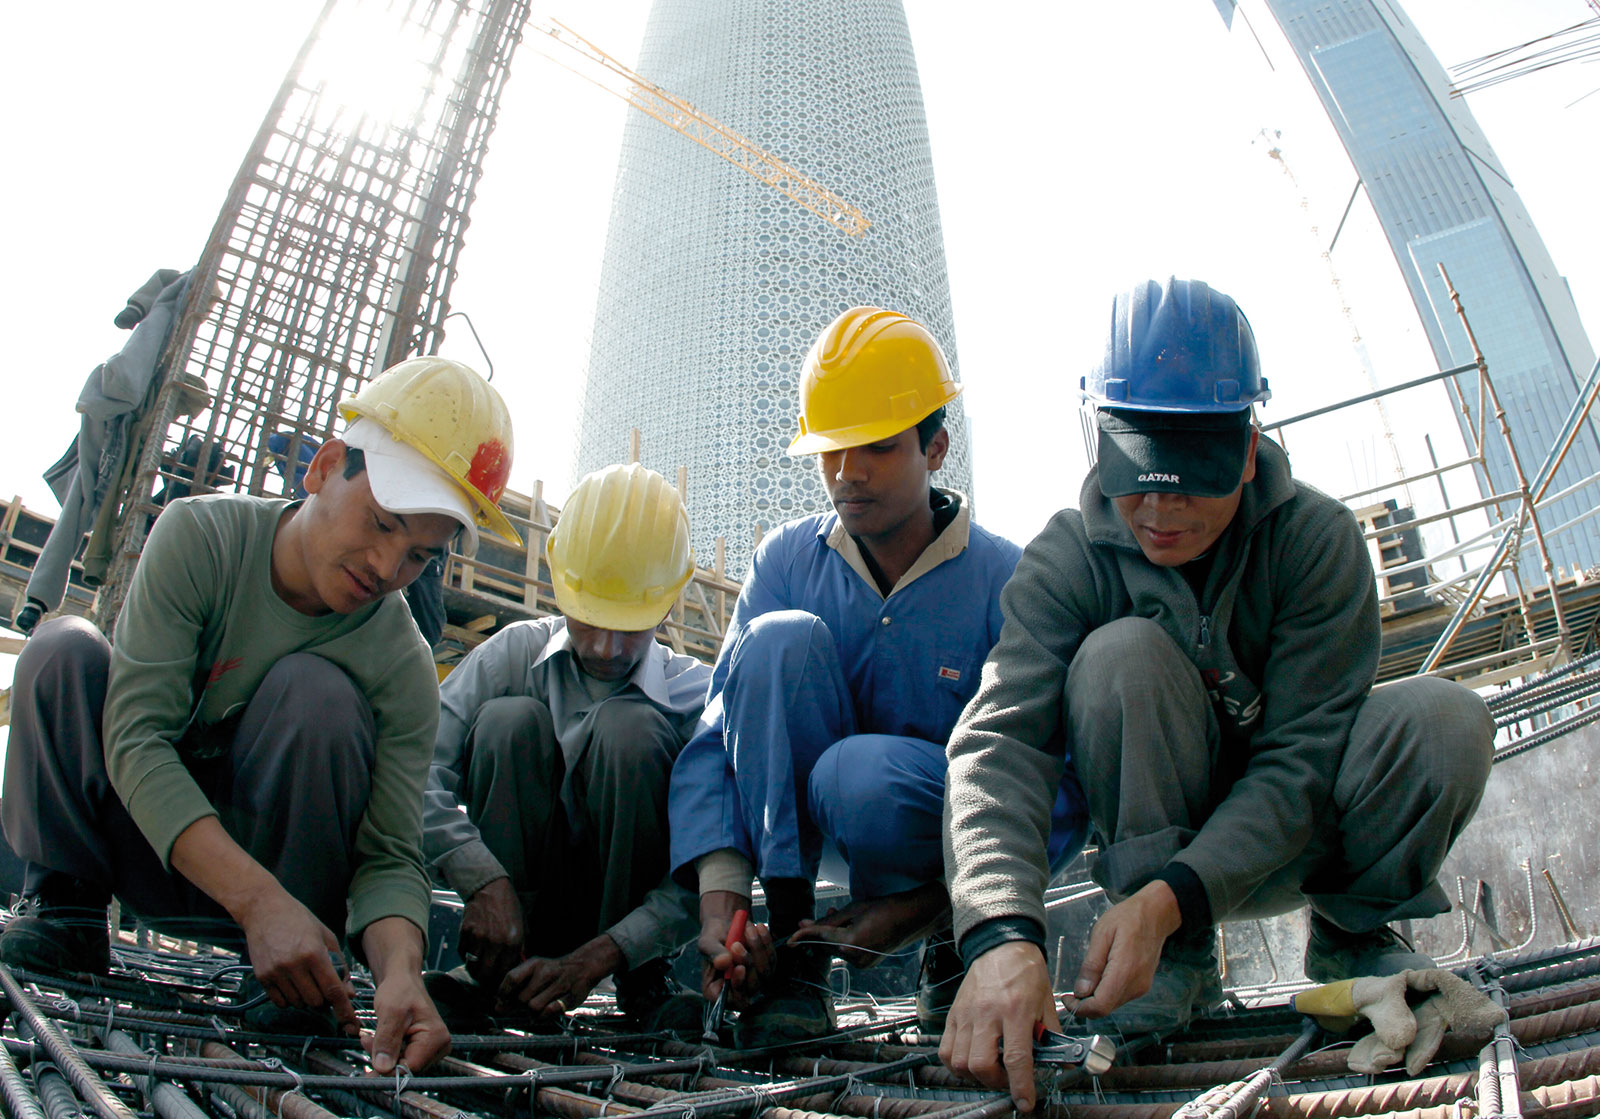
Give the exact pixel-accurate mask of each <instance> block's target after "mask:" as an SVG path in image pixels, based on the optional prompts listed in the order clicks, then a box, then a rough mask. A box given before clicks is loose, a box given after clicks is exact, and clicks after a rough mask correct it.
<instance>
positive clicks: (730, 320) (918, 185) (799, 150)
mask: <svg viewBox="0 0 1600 1119" xmlns="http://www.w3.org/2000/svg"><path fill="white" fill-rule="evenodd" d="M636 69H637V70H638V72H639V73H640V74H642V75H644V76H645V77H646V78H648V79H650V80H651V81H653V82H655V83H657V84H659V85H660V86H662V87H664V88H665V89H668V90H670V91H671V92H673V93H675V94H677V95H679V96H681V97H684V98H686V99H687V100H689V101H690V102H692V103H693V104H694V105H695V106H696V107H697V108H699V109H700V110H702V111H703V112H706V113H709V114H710V115H711V116H713V117H715V118H716V119H718V120H720V121H722V122H724V123H725V124H727V125H729V126H730V127H732V128H734V129H737V130H738V131H739V132H740V133H742V134H743V135H745V136H746V137H748V138H749V139H751V140H752V141H754V142H755V143H756V144H758V145H759V146H761V147H762V148H764V149H765V150H767V151H769V152H771V153H772V154H774V155H776V156H777V157H778V158H779V159H782V160H783V161H785V162H786V163H788V164H790V165H791V166H793V167H795V168H796V169H797V170H799V171H800V172H802V173H803V174H806V175H808V176H810V177H811V178H813V179H815V180H816V181H818V182H820V183H821V184H822V185H823V186H825V187H827V188H829V189H830V190H832V191H834V192H835V193H837V194H839V195H840V196H841V197H843V198H844V199H845V200H847V201H848V202H850V203H851V204H852V205H854V206H856V207H858V208H859V209H860V210H861V211H862V212H863V213H864V214H865V216H866V218H867V219H868V220H869V221H870V222H871V223H872V225H871V227H870V228H869V229H868V230H867V231H866V234H865V235H864V236H862V237H860V238H853V237H849V236H847V235H845V234H844V233H841V232H840V231H839V230H838V229H835V228H834V227H832V226H830V225H828V224H827V223H826V222H824V221H823V220H821V219H820V218H818V217H817V216H816V215H814V214H812V213H810V212H808V211H807V210H805V209H804V208H802V207H801V206H800V205H799V204H797V203H796V202H794V201H793V200H792V199H789V198H787V197H785V196H784V195H782V194H780V193H779V192H777V191H776V190H773V189H772V188H770V187H768V186H765V185H763V184H762V183H760V182H757V181H755V180H753V179H752V178H751V177H750V176H749V175H747V174H745V173H744V172H743V171H741V170H739V169H738V168H735V167H733V166H730V165H729V164H727V163H725V162H724V161H722V160H721V159H719V158H717V156H716V155H714V154H713V153H711V152H708V151H706V150H705V149H704V148H702V147H700V146H699V145H697V144H695V143H693V142H692V141H690V140H689V139H688V138H687V137H685V136H682V135H679V134H678V133H676V132H674V131H673V130H672V129H670V128H668V127H666V126H665V125H663V124H661V123H659V122H658V121H655V120H652V119H649V118H648V117H646V116H644V115H643V114H636V115H632V116H631V117H630V119H629V121H628V123H627V125H626V130H625V132H624V136H623V147H622V155H621V160H620V162H619V164H618V168H617V178H616V186H615V192H614V196H613V201H612V211H611V225H610V231H609V234H608V239H607V243H606V254H605V261H604V266H603V269H602V274H601V279H600V292H599V297H598V301H597V305H596V309H595V319H594V328H593V334H592V337H591V348H590V358H589V371H588V379H587V384H586V387H585V391H584V396H583V406H582V413H581V416H580V421H579V435H578V445H577V455H576V460H577V461H576V468H577V469H576V473H577V474H583V473H586V472H588V471H590V470H595V469H598V468H599V467H601V466H604V465H606V464H607V463H609V462H614V461H617V460H618V459H620V458H621V457H623V456H624V455H625V454H626V450H627V445H626V442H625V440H626V439H627V434H628V431H629V429H631V428H638V429H639V430H640V432H641V435H642V440H641V443H642V454H641V457H642V459H643V461H644V463H645V464H646V465H647V466H651V467H653V468H654V469H656V470H659V471H661V472H662V473H664V474H665V475H666V476H667V477H669V478H670V477H673V476H674V474H675V472H676V470H677V468H678V467H679V466H680V465H682V466H687V467H688V469H689V487H688V494H687V495H686V496H687V499H688V505H689V519H690V523H691V525H692V526H693V539H694V547H695V551H696V553H697V554H698V555H701V556H709V555H711V554H712V552H713V549H714V541H715V539H716V537H718V536H723V537H725V538H726V539H727V555H728V560H727V570H728V572H729V573H730V574H731V575H733V576H735V577H742V575H743V572H744V569H745V567H746V565H747V564H748V562H749V558H750V554H751V552H752V550H753V540H754V530H755V529H756V528H758V527H759V528H761V529H763V530H764V529H768V528H771V527H772V526H774V525H776V524H779V523H781V522H783V521H786V520H789V519H790V518H792V517H796V516H800V515H802V514H805V513H811V512H816V511H818V510H821V509H824V508H826V507H827V506H826V502H827V498H826V495H825V494H824V492H823V489H822V485H821V481H820V479H819V478H818V475H817V468H816V464H815V462H814V461H813V460H812V459H811V458H799V459H792V458H789V457H788V456H786V455H785V454H784V448H785V447H786V446H787V444H788V442H789V439H790V437H791V436H792V435H793V434H794V431H795V415H796V410H797V409H796V387H797V384H798V381H799V377H800V370H801V364H802V362H803V360H804V357H805V353H806V350H807V349H808V348H809V347H810V345H811V343H812V341H813V340H814V339H815V338H816V336H817V334H818V333H819V332H820V331H821V329H822V328H823V327H824V326H825V325H827V323H828V322H829V321H830V320H831V319H833V318H834V316H835V315H837V314H838V313H839V312H840V311H843V310H844V309H846V308H847V307H850V306H853V305H857V304H877V305H881V306H885V307H889V308H891V309H894V310H898V311H903V312H905V313H906V314H908V315H911V316H912V317H913V318H916V319H919V320H921V321H922V322H924V323H926V324H927V325H928V327H929V328H930V329H931V330H932V331H933V333H934V336H935V337H937V338H938V339H939V341H940V343H941V344H942V345H943V346H944V348H945V352H946V354H947V355H948V356H949V358H950V360H951V363H952V365H954V364H955V360H956V339H955V325H954V320H953V318H952V314H951V308H950V290H949V281H948V276H947V274H946V269H945V255H944V236H943V232H942V230H941V227H940V222H939V203H938V197H937V194H936V192H935V189H934V175H933V158H932V153H931V151H930V148H929V143H928V128H927V121H926V117H925V114H924V112H923V105H922V92H921V86H920V83H919V80H918V77H917V65H916V58H915V56H914V54H913V52H912V46H911V34H910V31H909V29H908V27H907V25H906V18H905V12H904V10H903V8H902V7H901V3H900V0H804V2H801V0H656V2H655V4H654V5H653V7H652V8H651V12H650V19H649V23H648V26H647V29H646V32H645V39H644V45H643V47H642V49H641V51H640V56H639V64H638V66H637V67H636ZM949 426H950V429H951V435H952V444H951V452H950V455H949V457H948V458H947V459H946V462H945V466H944V468H943V469H942V470H941V471H940V472H939V474H938V475H937V476H936V478H937V480H938V482H939V484H941V485H944V486H949V487H953V488H955V489H959V490H962V491H963V492H966V493H969V494H970V493H971V484H972V471H971V457H970V445H969V442H968V440H967V437H966V424H965V420H964V418H963V414H962V411H961V406H960V402H959V401H957V402H956V404H955V405H954V406H952V408H951V412H950V420H949Z"/></svg>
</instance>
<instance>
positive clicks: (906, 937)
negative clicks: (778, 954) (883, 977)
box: [789, 882, 950, 967]
mask: <svg viewBox="0 0 1600 1119" xmlns="http://www.w3.org/2000/svg"><path fill="white" fill-rule="evenodd" d="M949 919H950V895H949V894H948V893H947V892H946V891H945V888H944V883H943V882H929V883H927V884H926V885H923V886H918V887H917V888H916V889H913V890H906V891H904V892H902V893H898V894H889V895H887V896H886V897H881V898H871V899H868V900H864V901H853V902H851V903H850V904H849V905H847V906H845V907H844V908H843V909H829V910H828V913H827V915H826V916H824V917H822V918H820V919H818V920H815V921H811V920H802V921H801V922H800V930H799V931H798V932H796V933H795V934H794V935H793V936H791V937H790V938H789V943H790V944H805V943H807V942H820V943H824V944H831V945H833V954H834V955H835V956H838V957H840V958H841V959H844V960H845V961H847V962H849V963H852V964H855V965H856V966H857V967H871V966H872V965H873V964H876V963H879V962H880V961H882V959H883V958H884V957H885V956H887V955H890V954H891V953H893V952H896V951H899V950H900V949H901V948H904V947H905V946H906V945H908V944H911V943H913V942H915V941H918V940H921V939H923V938H924V937H926V936H927V935H928V934H929V933H932V932H934V931H936V930H937V929H939V928H940V927H942V926H943V925H945V924H948V923H949Z"/></svg>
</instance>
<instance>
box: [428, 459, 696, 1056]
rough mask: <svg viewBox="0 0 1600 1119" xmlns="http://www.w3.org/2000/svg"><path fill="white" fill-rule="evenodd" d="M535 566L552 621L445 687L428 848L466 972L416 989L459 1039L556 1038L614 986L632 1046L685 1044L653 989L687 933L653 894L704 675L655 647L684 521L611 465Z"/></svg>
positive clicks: (679, 903) (684, 543)
mask: <svg viewBox="0 0 1600 1119" xmlns="http://www.w3.org/2000/svg"><path fill="white" fill-rule="evenodd" d="M547 552H548V558H549V563H550V579H551V583H552V584H553V586H554V588H555V597H556V605H557V606H558V607H559V608H560V610H561V616H559V617H553V618H540V619H538V620H536V621H529V622H517V623H514V624H513V625H509V626H507V627H505V628H504V629H502V630H501V631H500V632H499V633H497V634H495V635H494V636H493V637H491V638H490V639H489V640H488V641H486V642H484V643H483V644H482V645H480V646H478V647H477V648H476V649H474V650H473V651H472V653H471V655H469V656H468V657H467V658H466V660H464V661H462V662H461V664H460V665H459V666H458V667H457V668H456V669H455V670H454V671H453V672H451V674H450V675H449V676H448V677H447V678H446V679H445V682H444V684H443V685H442V686H441V688H440V698H441V701H442V705H443V711H442V713H441V715H440V718H439V733H438V738H437V739H436V741H435V743H434V757H433V770H432V776H431V778H430V780H429V784H428V793H427V806H426V808H425V812H424V819H425V825H426V837H425V847H426V851H427V856H428V859H429V861H430V862H431V863H432V864H433V865H434V866H435V867H436V868H437V869H438V871H439V872H440V874H441V875H442V876H443V878H444V879H445V881H446V882H448V883H449V884H450V886H451V888H452V889H454V890H455V891H456V892H457V893H459V894H460V895H461V897H462V898H463V899H465V901H466V910H465V912H464V913H463V915H462V922H461V941H460V944H461V952H462V957H463V959H464V960H465V961H466V966H465V968H462V969H457V970H455V971H452V972H449V973H430V974H429V976H428V982H429V989H430V990H431V991H433V992H434V994H435V996H436V998H437V999H438V1000H439V1004H440V1008H441V1009H442V1010H444V1011H445V1013H446V1015H447V1017H451V1018H456V1017H459V1019H460V1020H461V1021H463V1022H467V1021H471V1020H472V1019H474V1018H477V1017H481V1016H482V1015H484V1014H487V1013H492V1012H494V1011H495V1010H496V1009H499V1010H501V1011H503V1012H509V1011H512V1010H516V1009H518V1008H524V1009H525V1011H526V1012H531V1013H532V1014H533V1015H535V1016H537V1017H541V1018H545V1019H554V1018H555V1017H557V1016H559V1015H560V1014H562V1013H564V1012H566V1011H569V1010H573V1009H575V1008H576V1007H577V1006H578V1005H579V1004H580V1003H582V1002H583V1000H584V998H585V996H587V995H588V994H589V992H590V990H592V989H593V988H594V986H595V984H597V983H598V982H599V981H600V980H601V979H604V978H605V977H606V976H608V975H612V976H615V977H616V986H617V1002H618V1005H619V1008H620V1009H621V1010H622V1012H623V1013H624V1014H626V1015H627V1016H629V1017H630V1018H631V1019H633V1021H634V1023H635V1024H636V1025H637V1026H638V1027H639V1028H642V1029H648V1030H655V1029H674V1028H685V1029H689V1028H692V1029H696V1030H698V1029H699V1028H700V1016H701V1011H700V1007H699V1000H697V999H688V998H675V997H674V992H675V988H674V987H673V986H672V984H671V983H670V981H669V979H668V974H667V973H668V963H669V959H668V954H669V953H670V952H671V951H672V950H673V949H675V948H677V947H678V946H679V945H681V944H682V943H683V942H684V941H686V940H688V939H689V937H690V936H692V935H693V933H694V928H695V925H694V921H693V913H694V896H693V895H692V894H690V893H689V892H688V891H687V890H684V889H682V888H681V887H678V886H674V885H673V884H672V883H671V882H670V880H668V879H667V878H666V873H667V785H668V781H669V779H670V776H671V774H672V765H673V762H674V761H675V760H676V758H677V757H678V754H679V752H680V751H681V750H682V749H683V744H684V743H685V742H686V741H688V738H689V735H690V734H691V733H692V731H693V729H694V726H695V721H696V720H697V719H698V718H699V717H700V710H701V708H702V707H703V706H704V705H705V694H706V684H707V681H708V680H709V679H710V676H711V670H710V668H708V667H707V666H706V665H704V664H702V663H701V662H700V661H697V660H695V659H694V658H693V657H689V656H684V655H682V654H680V653H674V652H673V651H672V650H671V649H669V648H668V647H667V646H666V645H664V644H662V643H661V642H660V641H658V640H657V639H656V634H655V631H656V627H657V626H659V625H660V624H661V623H662V622H663V621H664V620H665V619H666V616H667V612H668V611H669V610H671V609H672V604H673V603H674V602H675V601H676V600H677V597H678V594H679V592H680V591H682V590H683V587H684V585H685V584H686V583H688V581H689V579H690V577H691V576H692V575H693V574H694V556H693V553H692V552H691V551H690V548H689V517H688V514H687V513H686V512H685V511H684V507H683V501H682V499H681V498H680V497H679V496H678V491H677V490H675V489H673V488H672V487H671V486H669V485H668V484H667V483H666V481H665V480H664V479H663V478H662V477H661V475H659V474H657V473H656V472H655V471H653V470H647V469H645V468H644V467H643V466H639V465H637V464H635V465H633V466H611V467H607V468H606V469H604V470H601V471H598V472H596V473H594V474H590V475H589V476H588V477H586V478H584V479H583V481H581V482H579V483H578V487H577V489H575V490H574V491H573V492H572V496H571V497H570V498H569V499H568V501H567V503H566V506H565V508H564V509H563V510H562V513H561V518H560V520H559V521H558V522H557V524H556V527H555V529H554V530H553V531H552V532H551V534H550V540H549V544H548V547H547ZM463 809H465V812H463Z"/></svg>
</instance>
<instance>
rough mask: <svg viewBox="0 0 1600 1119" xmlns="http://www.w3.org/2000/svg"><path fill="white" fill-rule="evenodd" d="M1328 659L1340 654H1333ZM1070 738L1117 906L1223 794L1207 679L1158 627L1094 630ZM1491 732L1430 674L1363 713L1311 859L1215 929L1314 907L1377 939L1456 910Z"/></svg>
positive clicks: (1301, 856)
mask: <svg viewBox="0 0 1600 1119" xmlns="http://www.w3.org/2000/svg"><path fill="white" fill-rule="evenodd" d="M1330 655H1337V653H1336V652H1331V651H1330ZM1066 711H1067V719H1068V724H1069V726H1068V734H1069V741H1070V743H1071V749H1072V751H1073V758H1074V761H1075V764H1076V765H1077V768H1078V776H1079V778H1080V780H1081V781H1082V782H1083V788H1084V791H1085V793H1087V794H1088V798H1089V811H1090V814H1091V816H1092V817H1093V819H1094V824H1095V828H1096V830H1098V831H1099V832H1100V835H1101V837H1102V838H1103V840H1104V841H1105V842H1104V846H1103V847H1102V849H1101V851H1100V855H1099V859H1098V862H1097V864H1096V866H1095V868H1094V876H1095V880H1096V881H1098V882H1099V883H1100V884H1101V885H1102V886H1104V887H1105V888H1106V891H1107V893H1108V894H1109V895H1110V896H1111V897H1112V898H1113V899H1114V900H1121V899H1122V898H1124V897H1127V896H1128V895H1130V894H1132V893H1134V892H1135V891H1136V890H1138V889H1139V888H1140V887H1142V886H1144V885H1145V884H1146V883H1148V882H1149V881H1150V879H1151V878H1152V877H1153V876H1154V875H1155V873H1156V872H1157V871H1158V870H1160V869H1161V868H1162V867H1164V866H1165V865H1166V864H1167V862H1168V860H1169V859H1171V858H1172V857H1173V856H1175V855H1177V854H1179V852H1181V851H1182V849H1183V848H1184V847H1185V846H1186V845H1187V844H1188V842H1189V840H1190V839H1191V838H1192V837H1193V836H1194V834H1195V832H1196V830H1198V829H1199V828H1200V827H1201V825H1203V824H1204V823H1205V821H1206V818H1207V817H1208V816H1209V815H1210V811H1211V808H1212V806H1214V805H1215V804H1217V803H1219V802H1220V801H1221V800H1222V798H1223V797H1224V796H1226V795H1227V792H1228V787H1227V786H1225V785H1222V784H1221V782H1220V780H1219V779H1218V778H1217V776H1216V775H1215V773H1214V772H1213V759H1214V757H1215V756H1216V750H1217V748H1218V734H1219V732H1218V727H1217V720H1216V715H1215V713H1214V712H1213V711H1212V709H1211V703H1210V700H1209V699H1208V697H1207V695H1206V689H1205V685H1204V683H1203V682H1202V680H1201V678H1200V672H1199V670H1198V669H1196V668H1195V666H1194V664H1193V662H1191V661H1190V660H1189V658H1188V657H1186V656H1185V655H1184V654H1183V652H1182V650H1180V649H1179V648H1178V647H1177V645H1176V644H1174V643H1173V641H1172V639H1171V638H1170V637H1168V636H1167V634H1166V631H1165V630H1163V629H1162V628H1161V627H1160V626H1159V625H1157V624H1156V623H1155V622H1153V621H1150V620H1149V619H1147V618H1123V619H1121V620H1119V621H1116V622H1112V623H1111V624H1110V625H1106V626H1101V627H1100V628H1099V629H1096V630H1095V631H1094V632H1093V633H1091V634H1090V635H1089V637H1088V639H1087V640H1085V641H1084V643H1083V646H1082V647H1081V648H1080V649H1079V650H1078V654H1077V656H1075V657H1073V659H1072V666H1071V668H1070V669H1069V670H1068V673H1067V684H1066ZM1493 745H1494V722H1493V720H1492V719H1491V718H1490V716H1489V712H1488V709H1487V708H1486V707H1485V706H1484V704H1483V701H1482V700H1481V699H1479V698H1478V696H1477V694H1476V693H1474V692H1472V691H1470V690H1468V689H1467V688H1464V687H1462V686H1461V685H1459V684H1455V683H1452V682H1451V681H1448V680H1440V679H1437V678H1435V677H1431V676H1418V677H1412V678H1410V679H1407V680H1400V681H1396V682H1395V683H1393V684H1389V685H1386V686H1384V687H1383V688H1380V689H1378V690H1376V691H1374V692H1372V693H1371V694H1370V695H1369V696H1368V697H1367V699H1366V700H1365V701H1364V702H1363V703H1362V704H1361V707H1360V710H1359V711H1358V713H1357V715H1356V720H1355V725H1354V727H1353V728H1352V730H1351V732H1350V739H1349V741H1348V743H1347V744H1346V745H1345V749H1344V754H1343V756H1342V757H1341V758H1340V759H1339V761H1338V772H1337V773H1335V774H1331V775H1330V776H1331V777H1332V778H1333V796H1332V798H1331V800H1330V802H1329V804H1328V805H1327V806H1326V807H1325V808H1324V809H1323V812H1322V815H1321V818H1319V819H1318V820H1317V821H1316V826H1315V833H1314V835H1313V836H1312V839H1311V842H1310V844H1309V846H1308V847H1307V848H1306V850H1305V851H1303V852H1296V853H1295V854H1294V855H1292V856H1290V857H1288V858H1286V859H1284V861H1283V865H1282V866H1280V868H1279V869H1278V870H1277V871H1276V872H1274V873H1273V874H1271V875H1269V876H1268V877H1267V878H1266V879H1265V880H1264V881H1263V882H1261V883H1260V884H1259V885H1258V886H1257V887H1256V888H1255V889H1254V890H1253V891H1251V892H1250V894H1248V895H1247V896H1246V897H1245V898H1244V899H1243V900H1242V902H1241V903H1240V904H1239V905H1237V906H1235V907H1233V908H1232V909H1231V910H1230V911H1229V912H1217V913H1213V914H1212V917H1213V918H1214V919H1215V920H1217V921H1224V920H1242V919H1247V918H1252V917H1266V916H1272V915H1276V914H1279V913H1287V912H1289V911H1290V910H1293V909H1298V908H1299V907H1300V906H1301V905H1302V904H1306V903H1309V904H1310V906H1311V908H1312V909H1313V910H1314V911H1316V912H1317V913H1320V914H1321V915H1322V916H1324V917H1326V918H1328V919H1329V920H1331V921H1332V922H1333V923H1334V924H1335V925H1338V926H1339V927H1341V928H1344V929H1347V930H1349V931H1351V932H1366V931H1369V930H1371V929H1374V928H1376V927H1378V926H1379V925H1381V924H1385V923H1386V922H1389V921H1394V920H1400V919H1402V918H1413V917H1431V916H1434V915H1435V914H1438V913H1443V912H1445V911H1446V910H1448V909H1449V908H1450V903H1449V899H1448V898H1447V897H1446V896H1445V893H1444V891H1443V890H1442V889H1441V888H1440V886H1439V883H1438V881H1437V875H1438V873H1439V868H1440V866H1441V865H1442V864H1443V863H1444V858H1445V856H1446V855H1447V854H1449V852H1450V847H1451V844H1453V843H1454V842H1455V840H1456V837H1457V836H1458V835H1460V834H1461V830H1462V829H1463V828H1464V827H1466V825H1467V822H1468V821H1469V820H1471V819H1472V814H1473V813H1474V812H1475V811H1476V810H1477V807H1478V801H1479V799H1480V798H1481V797H1482V796H1483V787H1484V784H1485V782H1487V781H1488V778H1489V765H1490V760H1489V759H1490V755H1491V752H1492V750H1493Z"/></svg>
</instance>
